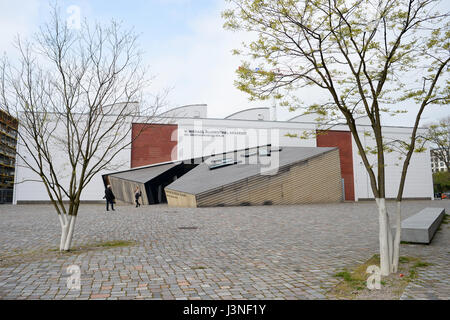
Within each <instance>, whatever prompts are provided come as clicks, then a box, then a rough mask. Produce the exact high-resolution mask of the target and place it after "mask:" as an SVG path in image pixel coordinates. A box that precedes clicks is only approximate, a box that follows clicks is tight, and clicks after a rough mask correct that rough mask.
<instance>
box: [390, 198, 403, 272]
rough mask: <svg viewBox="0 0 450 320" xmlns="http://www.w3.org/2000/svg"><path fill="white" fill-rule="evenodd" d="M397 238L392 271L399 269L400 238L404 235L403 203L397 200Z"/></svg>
mask: <svg viewBox="0 0 450 320" xmlns="http://www.w3.org/2000/svg"><path fill="white" fill-rule="evenodd" d="M395 223H396V225H395V239H394V256H393V257H392V272H394V273H395V272H397V271H398V261H399V258H400V239H401V235H402V228H401V224H402V203H401V201H397V214H396V219H395Z"/></svg>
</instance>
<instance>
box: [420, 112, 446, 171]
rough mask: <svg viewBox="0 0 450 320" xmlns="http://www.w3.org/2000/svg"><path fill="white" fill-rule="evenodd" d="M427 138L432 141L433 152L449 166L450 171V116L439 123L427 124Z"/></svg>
mask: <svg viewBox="0 0 450 320" xmlns="http://www.w3.org/2000/svg"><path fill="white" fill-rule="evenodd" d="M425 139H427V140H428V141H430V142H431V144H432V146H433V150H432V152H433V153H434V155H435V156H436V158H438V159H439V160H440V161H442V162H443V163H444V164H445V166H446V167H447V171H448V172H450V117H447V118H444V119H442V120H441V121H439V123H435V124H431V125H429V126H427V134H426V137H425Z"/></svg>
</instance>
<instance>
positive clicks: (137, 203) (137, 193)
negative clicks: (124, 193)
mask: <svg viewBox="0 0 450 320" xmlns="http://www.w3.org/2000/svg"><path fill="white" fill-rule="evenodd" d="M141 196H142V192H141V190H140V189H139V187H138V186H136V189H134V198H135V199H136V208H137V207H140V206H141V204H140V203H139V198H140V197H141Z"/></svg>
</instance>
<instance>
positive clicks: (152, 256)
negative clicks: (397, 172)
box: [0, 200, 450, 299]
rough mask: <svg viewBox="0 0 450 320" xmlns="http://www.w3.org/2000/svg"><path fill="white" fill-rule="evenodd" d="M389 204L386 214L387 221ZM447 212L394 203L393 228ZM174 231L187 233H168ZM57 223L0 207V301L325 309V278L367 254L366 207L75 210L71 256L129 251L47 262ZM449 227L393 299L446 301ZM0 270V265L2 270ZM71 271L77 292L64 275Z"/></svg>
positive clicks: (423, 249) (369, 217)
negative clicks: (298, 303)
mask: <svg viewBox="0 0 450 320" xmlns="http://www.w3.org/2000/svg"><path fill="white" fill-rule="evenodd" d="M394 205H395V204H394V203H388V208H391V210H394ZM429 206H433V207H445V208H446V212H447V213H449V212H450V201H447V200H443V201H439V200H437V201H406V202H405V203H404V206H403V208H404V217H407V216H410V215H412V214H415V213H417V212H418V211H419V210H421V209H422V208H424V207H429ZM180 227H197V229H195V228H190V229H180ZM59 232H60V227H59V221H58V219H57V216H56V213H55V211H54V210H53V208H52V207H51V206H48V205H28V206H8V205H7V206H4V205H3V206H0V259H2V261H3V262H5V261H8V259H10V258H11V256H15V257H19V258H20V257H22V256H23V257H24V259H25V258H26V257H27V256H32V257H35V258H33V259H32V260H29V261H26V260H23V262H20V261H19V262H16V263H13V264H10V265H7V264H6V265H2V266H1V267H0V299H326V298H333V297H330V296H327V293H326V292H327V290H328V289H329V288H330V287H331V286H333V285H335V284H336V283H337V281H338V280H337V279H336V278H335V277H333V275H334V274H335V273H336V272H337V271H340V270H341V269H342V268H344V267H349V266H352V265H354V264H356V263H362V262H364V261H366V260H367V259H368V258H370V257H371V256H372V255H373V254H374V253H377V251H378V215H377V210H376V206H375V203H374V202H360V203H340V204H320V205H302V206H300V205H298V206H264V207H225V208H202V209H187V208H186V209H184V208H183V209H181V208H169V207H167V206H165V205H157V206H147V207H141V208H137V209H136V208H134V207H133V206H131V205H130V206H118V208H117V210H116V211H115V212H108V213H107V212H105V210H104V207H103V206H102V205H85V206H83V207H82V208H81V210H80V213H79V217H78V220H77V225H76V230H75V235H74V243H73V244H74V246H79V245H90V244H95V243H98V242H103V241H111V240H133V241H136V242H137V244H136V245H133V246H127V247H116V248H110V249H106V248H105V249H102V250H81V251H80V252H74V253H71V254H59V253H57V252H54V251H51V249H56V248H57V245H58V243H59ZM449 238H450V232H449V226H448V225H444V224H443V225H442V226H441V230H440V231H438V233H437V234H436V235H435V238H434V240H433V242H432V244H431V245H428V246H426V245H402V248H401V250H402V252H401V254H402V255H411V256H417V257H421V258H423V260H424V261H426V262H430V263H433V266H430V267H427V268H426V270H425V271H419V278H418V280H417V281H416V282H414V283H412V284H410V285H409V286H408V288H407V289H406V290H405V292H404V294H403V296H402V298H404V299H423V298H425V299H449V297H450V290H449V278H450V277H449V273H450V272H449V270H448V266H449V262H450V254H449V253H450V252H449V247H448V245H449V243H450V242H449ZM2 261H0V263H1V262H2ZM72 264H76V265H79V266H80V267H81V290H73V289H72V290H68V289H67V286H66V280H67V278H68V276H69V274H67V273H66V268H67V267H68V266H69V265H72Z"/></svg>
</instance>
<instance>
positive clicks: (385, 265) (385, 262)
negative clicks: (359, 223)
mask: <svg viewBox="0 0 450 320" xmlns="http://www.w3.org/2000/svg"><path fill="white" fill-rule="evenodd" d="M376 202H377V205H378V214H379V224H380V232H379V240H380V269H381V275H382V276H387V275H389V274H390V271H391V259H390V256H389V234H388V225H389V221H388V215H387V211H386V200H385V199H384V198H377V199H376ZM389 232H390V230H389Z"/></svg>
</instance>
